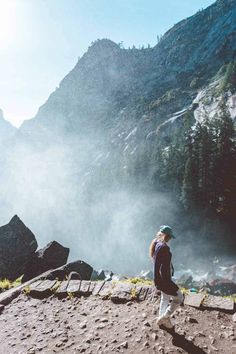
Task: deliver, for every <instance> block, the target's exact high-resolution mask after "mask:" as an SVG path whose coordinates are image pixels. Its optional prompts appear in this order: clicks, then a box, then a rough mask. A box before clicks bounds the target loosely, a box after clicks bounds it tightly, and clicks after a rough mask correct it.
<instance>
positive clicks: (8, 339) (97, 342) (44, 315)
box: [0, 294, 236, 354]
mask: <svg viewBox="0 0 236 354" xmlns="http://www.w3.org/2000/svg"><path fill="white" fill-rule="evenodd" d="M157 308H158V302H156V303H152V302H149V301H144V302H141V303H135V302H129V303H127V304H113V303H112V302H111V301H110V300H102V299H100V298H98V297H95V296H90V297H89V298H83V297H82V298H71V299H70V298H66V299H63V300H58V299H57V298H55V297H50V298H48V299H44V300H37V299H33V298H30V297H27V296H25V295H23V294H22V295H20V296H19V297H18V298H17V299H15V300H14V301H13V302H12V303H11V304H10V305H8V306H6V307H5V309H4V311H3V312H2V314H1V315H0V328H1V329H0V341H1V346H0V353H1V354H13V353H15V354H20V353H22V354H23V353H66V354H67V353H68V354H70V353H86V354H94V353H100V354H102V353H108V354H110V353H127V354H131V353H133V354H138V353H148V354H149V353H150V354H151V353H191V354H195V353H199V354H201V353H222V354H235V353H236V338H235V335H234V333H235V326H236V324H235V323H234V322H233V320H232V315H231V314H225V313H221V312H218V311H206V310H205V311H200V310H197V309H194V308H192V307H188V306H185V307H180V308H179V309H178V310H177V311H176V312H175V314H174V315H172V316H173V317H172V322H173V323H174V324H175V330H168V331H167V330H164V329H161V328H159V327H158V326H157V325H156V324H155V320H156V317H157V315H156V312H157Z"/></svg>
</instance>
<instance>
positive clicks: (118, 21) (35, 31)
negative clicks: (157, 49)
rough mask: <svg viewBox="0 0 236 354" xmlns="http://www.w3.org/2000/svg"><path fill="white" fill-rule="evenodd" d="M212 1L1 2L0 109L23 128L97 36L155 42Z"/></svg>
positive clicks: (130, 42) (126, 43)
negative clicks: (175, 25) (24, 121)
mask: <svg viewBox="0 0 236 354" xmlns="http://www.w3.org/2000/svg"><path fill="white" fill-rule="evenodd" d="M213 2H214V1H213V0H0V63H1V65H0V108H2V109H3V111H4V116H5V118H6V119H8V120H10V121H11V122H12V123H13V124H14V125H16V126H19V125H20V123H21V122H22V121H23V120H24V119H29V118H32V117H33V116H34V115H35V114H36V112H37V110H38V108H39V106H41V105H42V104H43V103H44V102H45V101H46V99H47V98H48V96H49V94H50V93H51V92H52V91H54V90H55V88H56V87H57V86H59V82H60V81H61V80H62V78H63V77H64V76H65V75H66V74H67V73H68V72H69V71H70V70H71V69H72V68H73V67H74V65H75V64H76V62H77V60H78V57H81V56H82V55H83V53H84V52H85V51H86V50H87V47H88V46H89V45H90V43H91V42H92V41H94V40H96V39H98V38H109V39H111V40H113V41H115V42H117V43H118V42H122V41H123V43H124V46H125V47H128V46H132V45H133V44H134V45H135V46H136V47H139V46H142V45H145V46H146V45H147V44H148V43H149V44H150V45H151V46H153V45H155V44H156V38H157V35H160V34H164V33H165V32H166V31H167V30H168V29H169V28H170V27H172V26H173V25H174V24H175V23H177V22H178V21H180V20H182V19H183V18H186V17H189V16H191V15H193V14H194V13H195V12H197V11H198V10H199V9H201V8H205V7H207V6H209V5H210V4H212V3H213Z"/></svg>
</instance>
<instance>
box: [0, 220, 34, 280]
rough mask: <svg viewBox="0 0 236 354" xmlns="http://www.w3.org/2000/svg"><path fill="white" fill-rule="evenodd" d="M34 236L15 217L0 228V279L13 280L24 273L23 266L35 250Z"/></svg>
mask: <svg viewBox="0 0 236 354" xmlns="http://www.w3.org/2000/svg"><path fill="white" fill-rule="evenodd" d="M37 247H38V245H37V241H36V238H35V236H34V234H33V233H32V232H31V231H30V229H28V228H27V227H26V226H25V224H24V223H23V222H22V221H21V220H20V218H19V217H18V216H17V215H15V216H14V217H13V218H12V219H11V220H10V222H9V223H8V224H7V225H4V226H1V227H0V278H8V279H11V280H14V279H16V278H18V277H19V276H20V275H22V274H23V273H24V268H25V264H26V263H27V261H28V260H29V259H30V257H31V256H32V254H33V253H34V252H35V250H36V249H37Z"/></svg>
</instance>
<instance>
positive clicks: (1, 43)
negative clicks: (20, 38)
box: [0, 0, 16, 47]
mask: <svg viewBox="0 0 236 354" xmlns="http://www.w3.org/2000/svg"><path fill="white" fill-rule="evenodd" d="M15 28H16V7H15V0H10V1H9V0H0V47H5V46H7V45H8V44H9V42H10V41H11V40H12V39H13V38H14V34H15Z"/></svg>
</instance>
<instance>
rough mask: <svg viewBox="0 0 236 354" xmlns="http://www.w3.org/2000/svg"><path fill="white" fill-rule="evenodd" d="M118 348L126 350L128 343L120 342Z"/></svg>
mask: <svg viewBox="0 0 236 354" xmlns="http://www.w3.org/2000/svg"><path fill="white" fill-rule="evenodd" d="M118 348H125V349H127V348H128V342H127V341H126V342H122V343H121V344H120V345H119V346H118Z"/></svg>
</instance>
